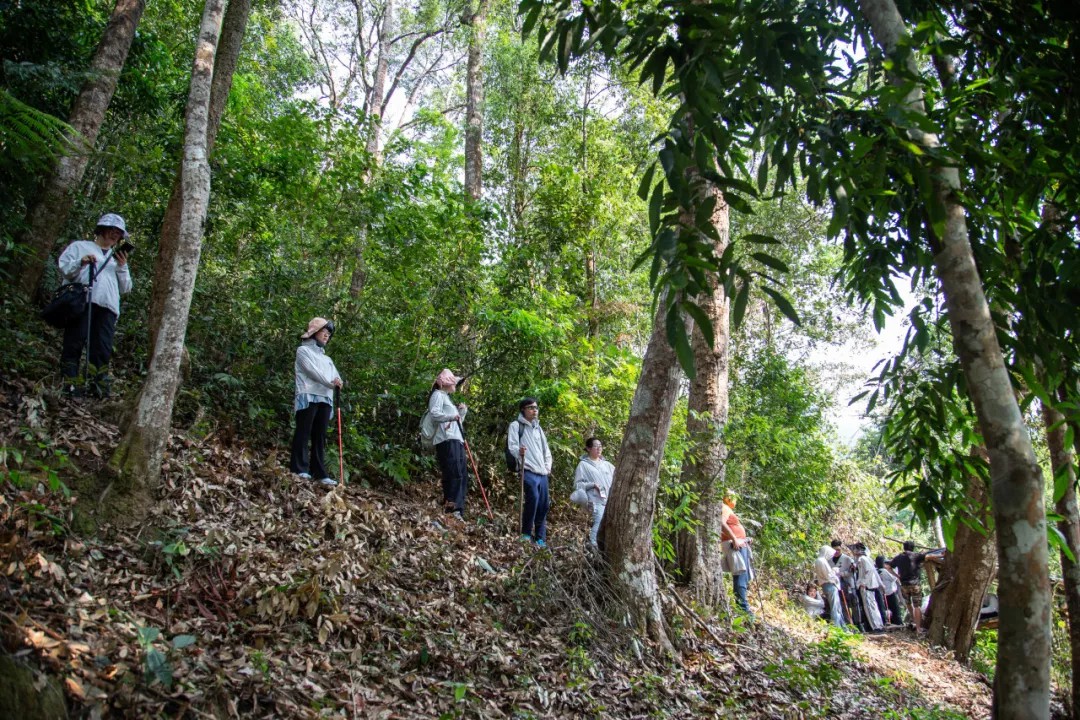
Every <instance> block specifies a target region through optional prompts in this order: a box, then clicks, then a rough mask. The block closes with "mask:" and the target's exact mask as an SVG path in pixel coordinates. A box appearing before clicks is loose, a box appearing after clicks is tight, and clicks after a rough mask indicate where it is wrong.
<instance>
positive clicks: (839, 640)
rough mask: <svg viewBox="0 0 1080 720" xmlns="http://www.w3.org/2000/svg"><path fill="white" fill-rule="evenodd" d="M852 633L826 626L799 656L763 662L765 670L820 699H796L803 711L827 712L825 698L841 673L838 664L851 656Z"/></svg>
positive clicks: (834, 686) (802, 692)
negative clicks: (821, 636) (822, 636)
mask: <svg viewBox="0 0 1080 720" xmlns="http://www.w3.org/2000/svg"><path fill="white" fill-rule="evenodd" d="M855 637H857V636H853V635H849V634H848V633H847V632H845V631H844V630H843V629H841V628H837V627H834V626H829V630H828V635H827V636H826V638H825V639H824V640H822V641H821V642H818V643H814V644H812V645H810V646H809V647H808V648H807V649H806V651H805V652H804V653H803V654H802V656H801V657H787V658H784V659H783V660H782V661H781V662H779V663H769V664H767V665H766V666H765V668H764V671H765V674H766V675H768V676H769V677H770V678H772V679H773V680H780V681H783V682H784V683H785V684H788V685H790V686H792V687H794V688H795V689H796V692H797V693H798V694H813V695H816V696H819V697H820V698H822V699H823V700H824V702H814V703H811V702H810V701H803V702H800V703H799V708H800V710H802V711H803V712H806V713H809V714H811V715H818V714H820V715H822V716H825V715H828V714H829V702H828V701H829V699H830V698H831V697H832V695H833V693H834V691H835V690H836V687H837V684H838V683H839V681H840V680H841V679H842V678H843V676H844V670H843V669H842V668H841V667H838V666H839V665H842V664H845V663H850V662H851V661H852V660H853V657H854V656H853V654H852V649H851V644H852V642H854V638H855Z"/></svg>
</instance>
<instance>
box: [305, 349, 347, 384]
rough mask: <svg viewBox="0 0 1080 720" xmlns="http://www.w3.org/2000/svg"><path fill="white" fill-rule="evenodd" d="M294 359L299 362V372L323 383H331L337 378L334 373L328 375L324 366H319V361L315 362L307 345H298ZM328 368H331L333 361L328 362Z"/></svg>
mask: <svg viewBox="0 0 1080 720" xmlns="http://www.w3.org/2000/svg"><path fill="white" fill-rule="evenodd" d="M296 360H297V362H299V363H300V370H301V372H303V373H304V374H305V375H307V376H308V377H310V378H312V379H313V380H317V381H318V382H320V383H322V384H323V385H333V384H334V380H336V379H337V374H336V373H333V374H330V375H328V374H327V372H326V370H325V369H324V368H321V367H319V364H320V363H318V362H316V360H315V358H314V357H313V353H312V352H311V350H310V349H309V348H307V347H304V346H300V347H299V348H297V349H296ZM330 368H333V363H331V364H330Z"/></svg>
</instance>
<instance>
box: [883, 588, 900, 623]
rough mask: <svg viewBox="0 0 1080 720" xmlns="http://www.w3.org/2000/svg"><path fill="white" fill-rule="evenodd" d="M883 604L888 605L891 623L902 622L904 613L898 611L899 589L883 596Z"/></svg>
mask: <svg viewBox="0 0 1080 720" xmlns="http://www.w3.org/2000/svg"><path fill="white" fill-rule="evenodd" d="M885 604H886V605H888V607H889V612H890V613H891V614H892V618H891V619H890V620H889V622H890V623H892V624H893V625H903V624H904V614H903V613H902V612H900V591H899V590H897V591H896V592H894V593H893V594H892V595H889V596H888V597H887V598H885Z"/></svg>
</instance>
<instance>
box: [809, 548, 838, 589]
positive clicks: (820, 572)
mask: <svg viewBox="0 0 1080 720" xmlns="http://www.w3.org/2000/svg"><path fill="white" fill-rule="evenodd" d="M834 552H835V551H834V550H833V549H832V547H831V546H829V545H824V546H822V548H821V550H820V551H819V552H818V556H817V560H815V561H814V582H816V583H817V584H818V585H821V586H824V585H825V584H827V583H832V584H833V585H835V586H836V587H840V576H839V575H838V574H837V572H836V568H835V567H833V564H832V557H833V554H834Z"/></svg>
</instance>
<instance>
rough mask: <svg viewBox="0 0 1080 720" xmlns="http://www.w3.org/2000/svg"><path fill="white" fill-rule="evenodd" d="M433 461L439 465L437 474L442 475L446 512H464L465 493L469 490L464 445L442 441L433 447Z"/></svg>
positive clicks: (454, 441)
mask: <svg viewBox="0 0 1080 720" xmlns="http://www.w3.org/2000/svg"><path fill="white" fill-rule="evenodd" d="M435 459H436V460H437V461H438V463H439V472H440V473H442V495H443V503H444V504H445V506H446V508H445V509H446V512H455V511H456V512H462V513H463V512H465V493H466V492H468V490H469V468H468V466H467V465H466V464H465V443H463V442H461V441H460V440H443V441H442V442H441V443H439V444H438V445H436V446H435ZM451 504H452V505H453V507H451Z"/></svg>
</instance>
